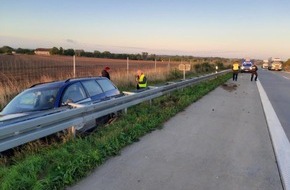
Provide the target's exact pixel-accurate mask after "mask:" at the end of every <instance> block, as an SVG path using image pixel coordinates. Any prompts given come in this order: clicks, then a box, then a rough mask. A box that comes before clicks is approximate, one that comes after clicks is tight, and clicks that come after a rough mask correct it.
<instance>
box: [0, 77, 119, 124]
mask: <svg viewBox="0 0 290 190" xmlns="http://www.w3.org/2000/svg"><path fill="white" fill-rule="evenodd" d="M118 96H122V94H121V93H120V91H119V90H118V88H117V87H116V86H115V85H114V84H113V83H112V82H111V81H110V80H109V79H107V78H105V77H91V78H75V79H68V80H63V81H56V82H48V83H40V84H35V85H33V86H31V87H30V88H28V89H26V90H24V91H23V92H21V93H20V94H18V95H17V96H16V97H15V98H14V99H12V100H11V101H10V102H9V103H8V104H7V105H6V106H5V108H4V109H3V110H2V112H0V121H4V120H8V119H13V118H17V117H21V116H27V115H31V114H34V113H39V112H44V111H47V110H51V109H54V108H59V107H61V106H66V105H68V103H78V104H89V103H92V102H97V101H104V100H108V99H111V98H114V97H118ZM92 125H95V123H93V122H92V123H90V124H87V126H85V127H90V128H91V127H92Z"/></svg>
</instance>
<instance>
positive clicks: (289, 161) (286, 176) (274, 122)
mask: <svg viewBox="0 0 290 190" xmlns="http://www.w3.org/2000/svg"><path fill="white" fill-rule="evenodd" d="M257 86H258V90H259V94H260V98H261V101H262V106H263V109H264V113H265V117H266V120H267V124H268V129H269V132H270V136H271V139H272V144H273V147H274V152H275V155H276V160H277V163H278V168H279V172H280V176H281V178H282V183H283V187H284V189H285V190H290V143H289V140H288V138H287V136H286V134H285V131H284V130H283V127H282V125H281V123H280V121H279V119H278V116H277V114H276V112H275V111H274V108H273V106H272V104H271V102H270V101H269V98H268V96H267V94H266V92H265V90H264V88H263V86H262V85H261V83H260V81H257Z"/></svg>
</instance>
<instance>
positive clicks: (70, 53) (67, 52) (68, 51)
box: [63, 49, 75, 56]
mask: <svg viewBox="0 0 290 190" xmlns="http://www.w3.org/2000/svg"><path fill="white" fill-rule="evenodd" d="M63 55H69V56H73V55H75V51H74V50H73V49H67V50H64V51H63Z"/></svg>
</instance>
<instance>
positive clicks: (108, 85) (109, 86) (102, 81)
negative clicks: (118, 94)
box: [97, 79, 116, 92]
mask: <svg viewBox="0 0 290 190" xmlns="http://www.w3.org/2000/svg"><path fill="white" fill-rule="evenodd" d="M97 81H98V83H99V84H100V85H101V87H102V89H103V90H104V91H105V92H107V91H110V90H115V89H116V87H115V86H114V85H113V84H112V83H111V81H110V80H108V79H100V80H97Z"/></svg>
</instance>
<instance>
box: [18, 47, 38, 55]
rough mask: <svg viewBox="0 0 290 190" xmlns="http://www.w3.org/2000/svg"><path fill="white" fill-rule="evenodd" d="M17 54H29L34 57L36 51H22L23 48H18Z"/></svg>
mask: <svg viewBox="0 0 290 190" xmlns="http://www.w3.org/2000/svg"><path fill="white" fill-rule="evenodd" d="M15 52H16V53H19V54H29V55H32V54H34V50H32V49H22V48H18V49H16V50H15Z"/></svg>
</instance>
